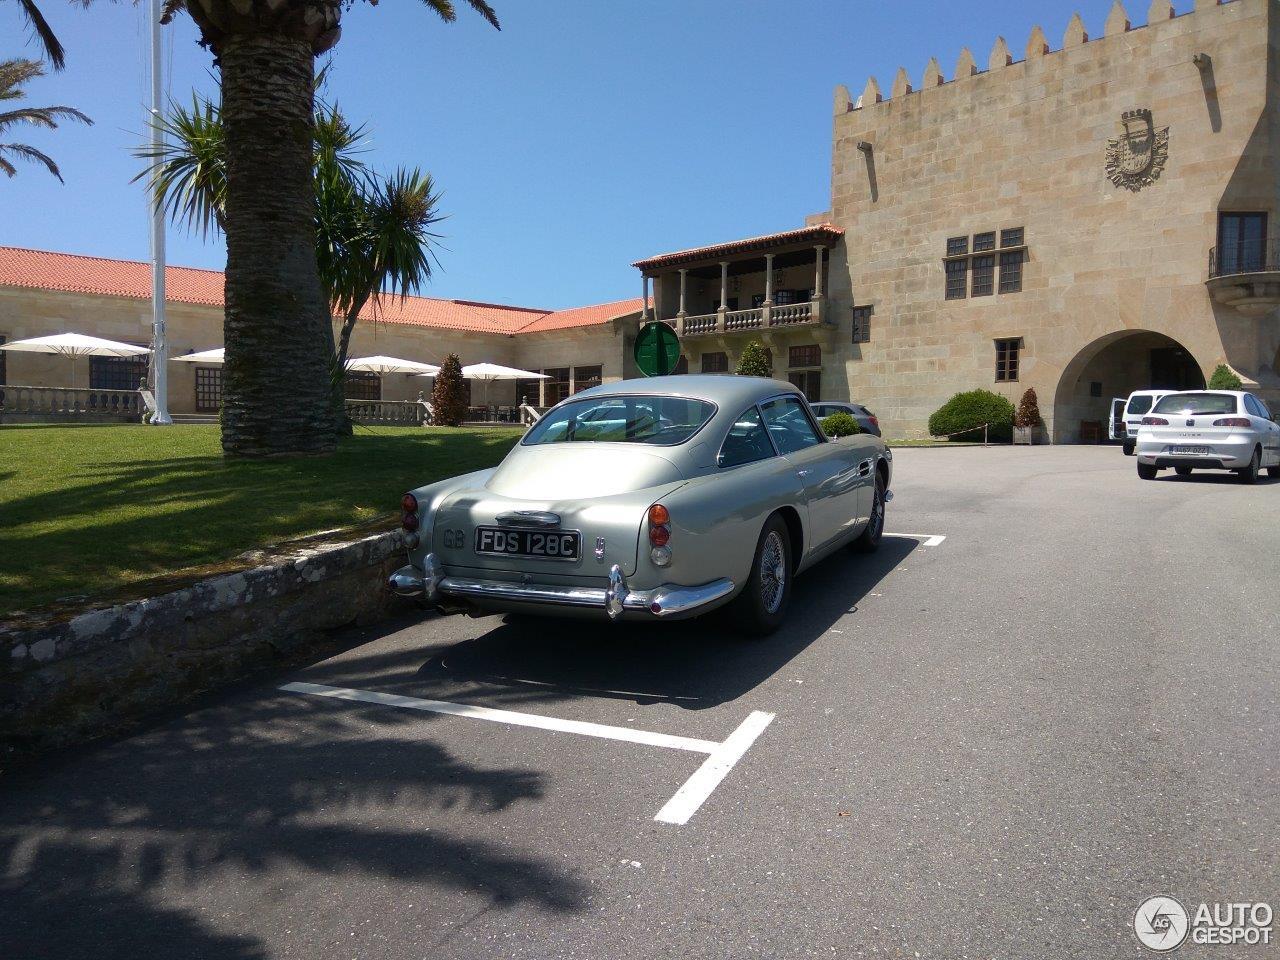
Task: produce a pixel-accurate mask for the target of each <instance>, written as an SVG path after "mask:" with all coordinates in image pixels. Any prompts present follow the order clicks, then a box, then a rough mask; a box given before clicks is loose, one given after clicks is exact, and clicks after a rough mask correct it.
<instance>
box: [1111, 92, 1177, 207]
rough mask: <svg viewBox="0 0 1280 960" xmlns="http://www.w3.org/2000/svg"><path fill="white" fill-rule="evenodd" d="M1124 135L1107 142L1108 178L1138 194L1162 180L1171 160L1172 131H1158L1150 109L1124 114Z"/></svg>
mask: <svg viewBox="0 0 1280 960" xmlns="http://www.w3.org/2000/svg"><path fill="white" fill-rule="evenodd" d="M1120 122H1121V123H1122V124H1123V125H1124V134H1123V135H1122V136H1119V137H1117V138H1116V139H1114V140H1108V141H1107V176H1108V177H1109V178H1110V179H1111V182H1112V183H1114V184H1115V185H1116V186H1117V187H1124V188H1125V189H1126V190H1133V191H1135V192H1136V191H1138V190H1141V189H1142V188H1143V187H1147V186H1150V185H1151V184H1153V183H1155V182H1156V181H1157V180H1159V179H1160V174H1161V173H1162V172H1164V165H1165V161H1167V160H1168V159H1169V128H1168V127H1162V128H1161V129H1159V130H1157V129H1156V127H1155V124H1154V123H1153V122H1152V119H1151V111H1150V110H1145V109H1143V110H1126V111H1125V112H1124V113H1122V114H1121V115H1120Z"/></svg>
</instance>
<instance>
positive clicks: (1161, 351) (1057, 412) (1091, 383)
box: [1053, 330, 1204, 443]
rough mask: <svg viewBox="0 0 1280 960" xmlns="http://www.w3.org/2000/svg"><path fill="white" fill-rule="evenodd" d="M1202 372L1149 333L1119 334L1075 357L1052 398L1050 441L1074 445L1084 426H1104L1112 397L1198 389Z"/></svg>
mask: <svg viewBox="0 0 1280 960" xmlns="http://www.w3.org/2000/svg"><path fill="white" fill-rule="evenodd" d="M1203 387H1204V371H1203V370H1202V369H1201V367H1200V364H1199V363H1197V362H1196V359H1195V357H1193V356H1192V355H1191V351H1190V350H1188V349H1187V348H1186V347H1184V346H1183V345H1182V344H1180V343H1179V342H1178V341H1177V340H1174V339H1173V338H1172V337H1169V336H1165V335H1164V334H1163V333H1156V332H1155V331H1154V330H1120V331H1117V332H1116V333H1109V334H1107V335H1106V336H1105V337H1099V338H1098V339H1097V340H1095V341H1093V342H1092V343H1090V344H1089V345H1088V346H1087V347H1085V348H1084V349H1083V350H1081V351H1080V352H1079V353H1077V354H1076V355H1075V357H1074V358H1073V359H1072V360H1071V362H1070V363H1069V364H1067V367H1066V369H1065V370H1063V372H1062V378H1061V379H1060V380H1059V381H1058V389H1057V391H1056V392H1055V394H1054V397H1053V439H1054V442H1055V443H1075V442H1077V441H1078V440H1079V438H1080V426H1081V423H1085V422H1099V423H1101V424H1102V431H1103V436H1106V424H1107V419H1108V416H1109V413H1110V409H1111V398H1112V397H1127V396H1128V395H1129V394H1130V393H1132V392H1133V391H1134V390H1151V389H1166V390H1198V389H1202V388H1203Z"/></svg>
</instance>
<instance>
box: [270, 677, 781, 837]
mask: <svg viewBox="0 0 1280 960" xmlns="http://www.w3.org/2000/svg"><path fill="white" fill-rule="evenodd" d="M280 689H281V690H284V691H287V692H288V693H307V694H311V695H312V696H317V697H329V698H331V699H334V700H352V701H356V702H359V703H376V704H379V705H381V706H385V707H400V708H402V709H405V710H425V711H426V712H428V713H443V714H448V715H450V716H454V717H471V718H472V719H473V720H489V721H492V722H495V723H506V724H511V725H512V726H517V727H535V728H537V729H539V730H553V731H556V732H558V733H576V734H580V735H582V736H585V737H598V738H601V739H604V740H622V741H624V742H627V743H639V744H642V745H644V746H648V747H665V748H667V749H669V750H687V751H689V752H691V753H705V754H707V759H706V760H705V761H703V763H702V766H700V767H699V768H698V769H697V770H696V771H695V772H694V774H693V776H691V777H690V778H689V779H688V780H686V781H685V783H684V785H683V786H682V787H681V788H680V789H679V790H677V791H676V794H675V796H673V797H672V798H671V799H670V800H668V801H667V803H666V805H665V806H663V808H662V809H661V810H659V811H658V815H657V816H656V817H654V818H653V819H655V820H657V821H659V822H661V823H673V824H678V825H683V824H685V823H688V822H689V818H690V817H691V816H693V815H694V814H695V813H696V812H697V811H698V808H699V807H701V806H702V804H703V803H705V802H706V800H707V798H708V797H709V796H711V794H712V793H713V792H714V791H715V789H716V787H718V786H719V785H720V783H721V781H722V780H724V778H725V777H726V776H728V774H729V771H730V770H732V769H733V767H734V764H736V763H737V762H738V761H739V760H741V759H742V757H743V755H744V754H745V753H746V752H747V751H748V750H749V749H751V745H752V744H753V743H755V741H756V738H757V737H759V736H760V734H761V733H763V732H764V728H765V727H767V726H768V725H769V724H770V723H771V722H772V721H773V716H774V715H773V714H772V713H764V712H763V711H760V710H755V711H752V713H751V715H750V716H748V717H747V719H746V720H744V721H742V723H741V724H739V726H738V729H736V730H734V731H733V733H731V734H729V737H728V739H727V740H725V741H724V742H723V743H716V742H715V741H713V740H695V739H693V738H691V737H675V736H672V735H670V734H666V733H654V732H653V731H650V730H634V729H631V728H630V727H611V726H607V725H605V724H602V723H587V722H586V721H583V720H564V719H561V718H559V717H546V716H541V715H539V714H535V713H516V712H514V711H512V710H495V709H493V708H492V707H477V706H473V705H471V704H466V703H448V702H446V701H444V700H423V699H421V698H419V697H404V696H400V695H398V694H394V693H378V692H376V691H373V690H353V689H350V688H347V687H330V686H325V685H324V684H320V683H286V684H285V685H284V686H282V687H281V688H280Z"/></svg>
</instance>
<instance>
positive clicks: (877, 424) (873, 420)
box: [867, 413, 880, 430]
mask: <svg viewBox="0 0 1280 960" xmlns="http://www.w3.org/2000/svg"><path fill="white" fill-rule="evenodd" d="M867 419H868V420H870V421H871V425H872V426H873V427H875V428H876V429H877V430H879V429H880V421H879V420H878V419H877V418H876V416H875V414H873V413H869V414H867Z"/></svg>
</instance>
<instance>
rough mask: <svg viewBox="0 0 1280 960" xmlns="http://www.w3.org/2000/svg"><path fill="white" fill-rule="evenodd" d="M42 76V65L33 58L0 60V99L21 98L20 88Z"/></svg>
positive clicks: (23, 95) (23, 94)
mask: <svg viewBox="0 0 1280 960" xmlns="http://www.w3.org/2000/svg"><path fill="white" fill-rule="evenodd" d="M43 76H44V67H43V66H41V65H40V64H39V63H37V62H36V61H34V60H0V100H21V99H22V98H23V97H25V96H26V94H25V93H24V92H23V91H22V89H21V88H22V87H23V86H25V85H26V84H27V83H29V82H30V81H32V80H35V79H36V78H37V77H43Z"/></svg>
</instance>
